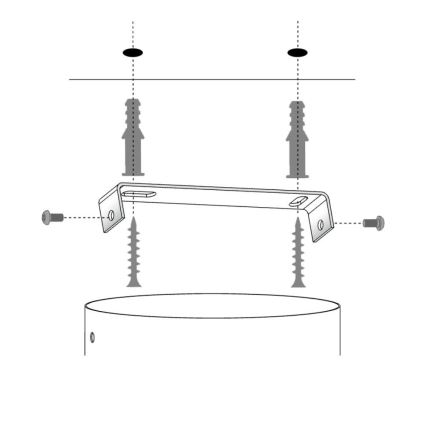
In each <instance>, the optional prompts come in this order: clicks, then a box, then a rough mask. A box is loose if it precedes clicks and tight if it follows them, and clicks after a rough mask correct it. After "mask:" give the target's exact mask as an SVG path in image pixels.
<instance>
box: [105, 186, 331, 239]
mask: <svg viewBox="0 0 426 426" xmlns="http://www.w3.org/2000/svg"><path fill="white" fill-rule="evenodd" d="M126 202H130V203H156V204H183V205H194V206H222V207H247V208H264V209H284V210H304V211H306V213H307V214H308V219H309V226H310V228H311V234H312V241H313V242H314V243H315V242H317V241H318V240H319V239H321V238H322V237H323V236H324V235H325V234H327V233H328V232H330V231H331V230H332V229H333V228H334V222H333V215H332V213H331V205H330V199H329V197H328V195H327V194H326V193H324V192H319V191H287V190H283V189H260V188H229V187H221V186H192V185H163V184H153V183H119V184H118V185H117V186H115V187H114V188H112V189H111V190H110V191H108V192H107V193H106V194H105V195H104V196H103V197H102V198H101V199H100V200H99V210H100V214H101V220H102V227H103V230H104V232H108V231H110V230H111V229H112V228H114V226H116V225H117V224H119V223H120V222H121V221H122V220H123V219H124V217H125V214H124V203H126Z"/></svg>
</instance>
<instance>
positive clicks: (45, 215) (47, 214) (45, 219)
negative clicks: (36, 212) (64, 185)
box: [41, 210, 51, 225]
mask: <svg viewBox="0 0 426 426" xmlns="http://www.w3.org/2000/svg"><path fill="white" fill-rule="evenodd" d="M50 219H51V216H50V211H49V210H45V211H44V212H43V214H42V215H41V220H42V222H43V223H44V224H45V225H49V223H50Z"/></svg>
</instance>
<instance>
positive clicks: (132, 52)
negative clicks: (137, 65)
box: [123, 47, 143, 58]
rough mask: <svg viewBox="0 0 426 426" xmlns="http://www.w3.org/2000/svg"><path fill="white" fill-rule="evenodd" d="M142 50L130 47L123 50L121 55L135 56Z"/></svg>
mask: <svg viewBox="0 0 426 426" xmlns="http://www.w3.org/2000/svg"><path fill="white" fill-rule="evenodd" d="M142 53H143V52H142V50H140V49H136V48H134V47H131V48H130V49H126V50H123V55H124V56H128V57H129V58H137V57H138V56H141V55H142Z"/></svg>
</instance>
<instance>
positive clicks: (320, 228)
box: [317, 219, 324, 231]
mask: <svg viewBox="0 0 426 426" xmlns="http://www.w3.org/2000/svg"><path fill="white" fill-rule="evenodd" d="M317 226H318V229H319V230H320V231H322V230H323V229H324V221H323V220H322V219H320V220H319V221H318V223H317Z"/></svg>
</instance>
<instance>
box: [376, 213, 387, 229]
mask: <svg viewBox="0 0 426 426" xmlns="http://www.w3.org/2000/svg"><path fill="white" fill-rule="evenodd" d="M376 220H377V226H376V229H377V230H378V231H381V230H382V229H383V228H384V227H385V220H384V219H383V217H382V216H377V218H376Z"/></svg>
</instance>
